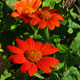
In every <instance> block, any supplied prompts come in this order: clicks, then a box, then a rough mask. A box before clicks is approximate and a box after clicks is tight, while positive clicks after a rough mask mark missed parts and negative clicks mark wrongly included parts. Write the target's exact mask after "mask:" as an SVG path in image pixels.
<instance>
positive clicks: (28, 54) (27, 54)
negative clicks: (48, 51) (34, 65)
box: [24, 50, 42, 62]
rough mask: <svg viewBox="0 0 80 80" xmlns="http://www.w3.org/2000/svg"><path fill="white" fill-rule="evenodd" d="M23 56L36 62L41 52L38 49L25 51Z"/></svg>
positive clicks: (40, 56)
mask: <svg viewBox="0 0 80 80" xmlns="http://www.w3.org/2000/svg"><path fill="white" fill-rule="evenodd" d="M24 56H25V57H26V59H28V60H29V61H31V62H38V61H39V60H40V59H41V58H42V54H41V53H40V52H39V51H38V50H29V51H26V52H25V53H24Z"/></svg>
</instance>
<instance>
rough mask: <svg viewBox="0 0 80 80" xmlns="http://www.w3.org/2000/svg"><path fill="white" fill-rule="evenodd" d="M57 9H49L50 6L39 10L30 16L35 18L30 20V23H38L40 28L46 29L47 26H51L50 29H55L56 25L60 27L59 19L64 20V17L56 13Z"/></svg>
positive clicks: (32, 24)
mask: <svg viewBox="0 0 80 80" xmlns="http://www.w3.org/2000/svg"><path fill="white" fill-rule="evenodd" d="M55 11H57V9H49V7H43V8H42V10H38V11H36V12H34V13H33V14H30V15H29V16H30V17H31V18H33V19H32V20H31V21H30V25H31V26H34V25H36V24H38V25H39V27H40V29H44V28H45V27H46V26H48V27H49V29H50V30H54V28H55V26H57V27H60V22H59V20H61V21H63V20H64V19H63V17H62V16H61V15H60V14H58V13H55Z"/></svg>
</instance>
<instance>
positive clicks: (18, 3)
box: [14, 1, 27, 14]
mask: <svg viewBox="0 0 80 80" xmlns="http://www.w3.org/2000/svg"><path fill="white" fill-rule="evenodd" d="M26 7H27V3H26V2H24V1H16V5H14V8H15V9H16V10H17V11H18V12H19V13H20V14H22V13H23V10H25V9H26Z"/></svg>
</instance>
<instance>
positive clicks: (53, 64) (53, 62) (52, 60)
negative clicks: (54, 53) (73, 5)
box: [41, 57, 59, 68]
mask: <svg viewBox="0 0 80 80" xmlns="http://www.w3.org/2000/svg"><path fill="white" fill-rule="evenodd" d="M41 60H42V61H43V62H46V63H47V64H48V66H51V67H52V68H56V66H57V65H56V63H57V64H59V60H58V59H56V58H53V57H42V59H41Z"/></svg>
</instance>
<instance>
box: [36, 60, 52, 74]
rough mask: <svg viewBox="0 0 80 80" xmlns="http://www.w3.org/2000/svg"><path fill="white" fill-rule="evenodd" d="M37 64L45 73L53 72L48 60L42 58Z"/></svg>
mask: <svg viewBox="0 0 80 80" xmlns="http://www.w3.org/2000/svg"><path fill="white" fill-rule="evenodd" d="M37 66H38V67H39V69H40V70H41V71H43V72H44V73H50V72H51V69H50V67H49V66H48V64H47V63H46V62H44V61H42V60H40V61H39V62H37Z"/></svg>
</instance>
